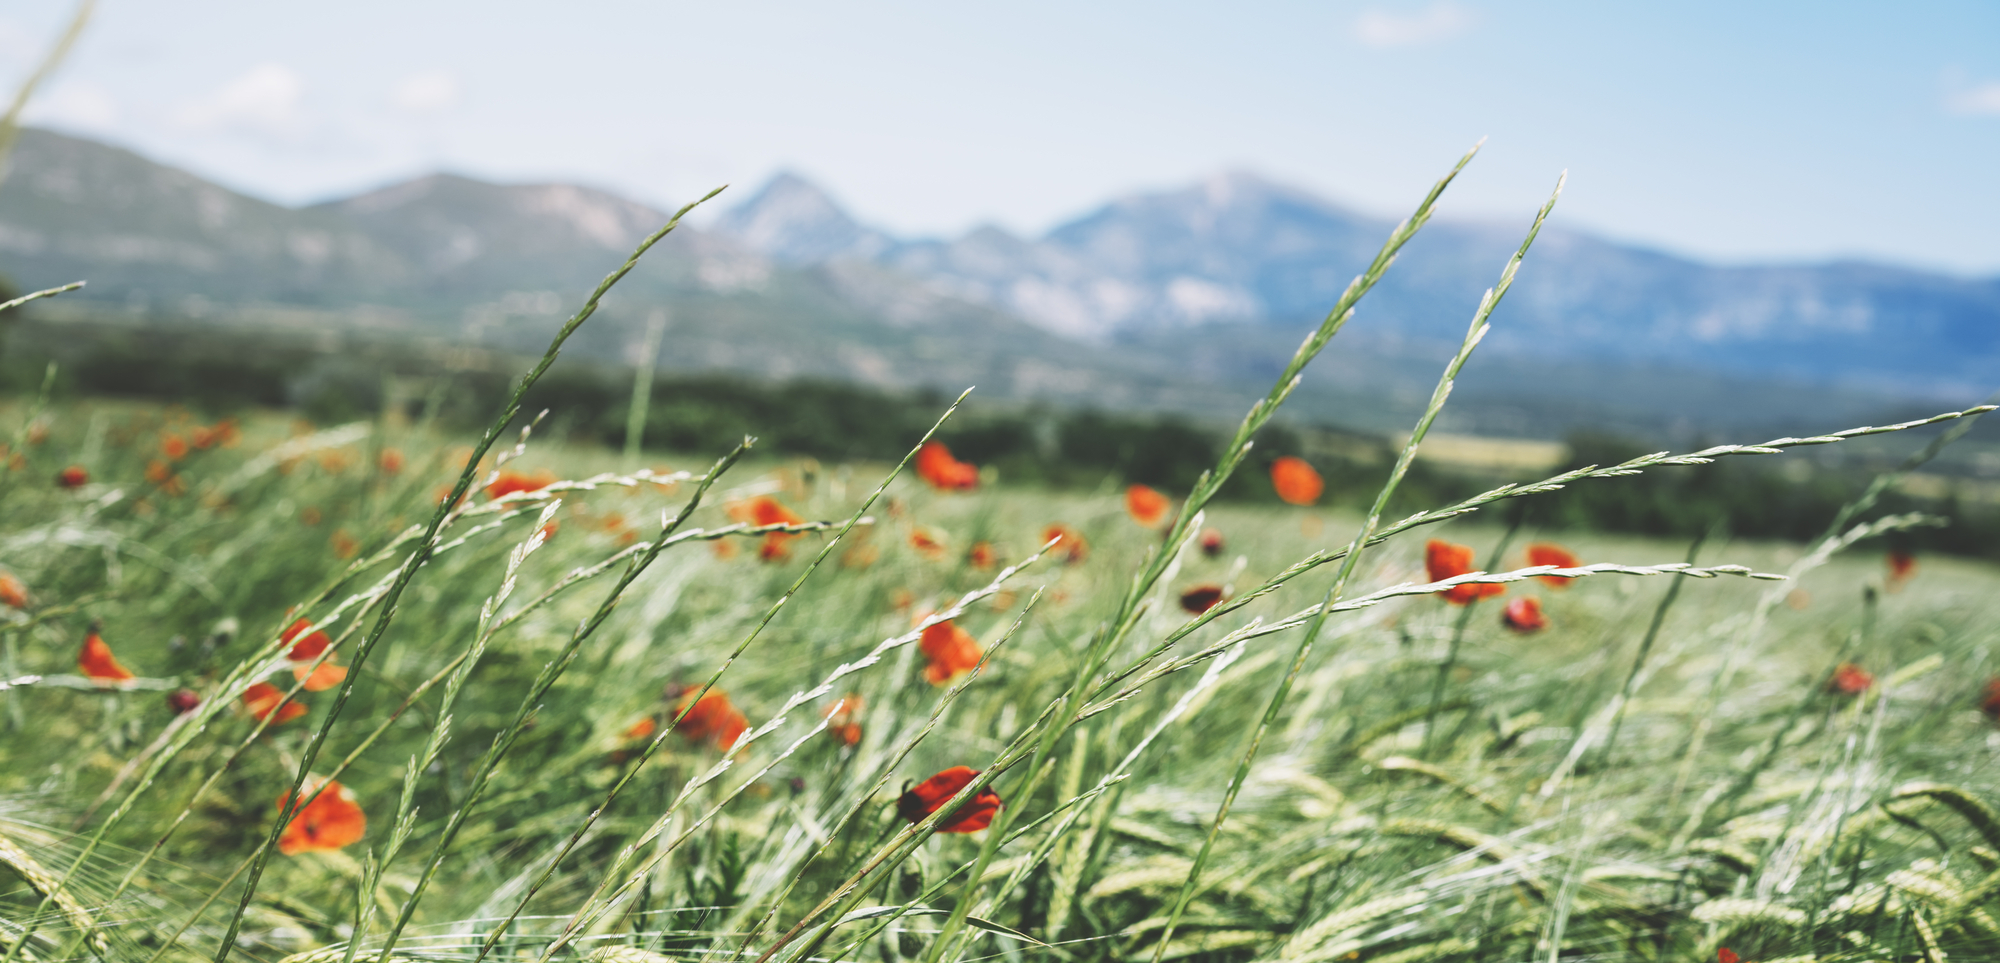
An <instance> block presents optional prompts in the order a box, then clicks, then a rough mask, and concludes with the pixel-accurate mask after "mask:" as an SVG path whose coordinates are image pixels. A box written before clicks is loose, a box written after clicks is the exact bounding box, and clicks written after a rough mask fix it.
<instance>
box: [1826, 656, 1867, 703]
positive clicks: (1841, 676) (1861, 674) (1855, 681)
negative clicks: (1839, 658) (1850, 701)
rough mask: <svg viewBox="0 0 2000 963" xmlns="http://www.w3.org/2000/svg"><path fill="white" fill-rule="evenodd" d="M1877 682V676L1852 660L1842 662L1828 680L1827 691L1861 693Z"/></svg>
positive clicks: (1848, 693) (1840, 693)
mask: <svg viewBox="0 0 2000 963" xmlns="http://www.w3.org/2000/svg"><path fill="white" fill-rule="evenodd" d="M1874 684H1875V676H1873V675H1872V674H1870V673H1869V672H1868V670H1866V669H1863V668H1862V667H1860V666H1858V665H1855V664H1854V663H1852V662H1842V663H1841V664H1840V665H1839V667H1837V668H1835V669H1834V670H1833V677H1832V678H1830V679H1828V680H1826V691H1828V692H1831V693H1833V694H1834V695H1849V696H1851V695H1860V694H1861V693H1863V692H1867V691H1868V689H1869V688H1870V687H1871V686H1873V685H1874Z"/></svg>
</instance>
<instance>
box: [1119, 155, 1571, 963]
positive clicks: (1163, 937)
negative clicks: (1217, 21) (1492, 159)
mask: <svg viewBox="0 0 2000 963" xmlns="http://www.w3.org/2000/svg"><path fill="white" fill-rule="evenodd" d="M1567 179H1568V175H1567V174H1565V175H1564V176H1563V177H1559V178H1557V179H1556V188H1555V191H1554V192H1553V193H1551V194H1550V195H1549V199H1548V201H1547V202H1546V203H1544V204H1543V205H1542V209H1541V210H1540V211H1538V212H1536V214H1535V222H1534V224H1533V225H1532V226H1530V227H1529V228H1528V236H1527V237H1526V238H1524V239H1522V241H1521V246H1520V248H1519V249H1517V250H1516V251H1515V252H1514V256H1513V257H1512V258H1510V259H1508V261H1507V266H1506V267H1505V268H1503V269H1502V270H1501V272H1500V282H1499V283H1498V284H1496V285H1494V287H1493V288H1492V289H1490V290H1488V291H1487V292H1486V294H1485V295H1484V296H1483V297H1481V298H1480V302H1479V308H1478V310H1476V311H1474V312H1473V316H1472V324H1471V325H1470V326H1468V327H1467V328H1466V333H1465V340H1464V341H1463V342H1461V343H1460V344H1459V348H1458V353H1457V354H1456V355H1454V356H1453V357H1452V359H1451V362H1450V364H1448V365H1446V367H1445V371H1444V375H1443V377H1441V378H1439V379H1438V384H1437V388H1436V389H1435V390H1434V391H1432V393H1431V400H1430V403H1429V404H1428V405H1426V406H1425V408H1424V413H1423V416H1422V417H1421V418H1419V419H1418V420H1417V426H1416V429H1415V430H1413V431H1412V432H1410V440H1409V441H1408V442H1406V443H1404V445H1403V450H1402V451H1401V452H1400V453H1399V454H1398V455H1397V457H1396V465H1395V467H1394V468H1393V469H1391V470H1390V472H1389V478H1388V480H1387V481H1385V482H1384V483H1383V484H1382V488H1381V491H1379V492H1378V493H1377V494H1376V496H1375V504H1373V505H1372V506H1370V507H1369V509H1368V519H1367V521H1365V522H1363V523H1362V525H1361V530H1360V531H1359V532H1357V533H1355V536H1354V541H1352V542H1350V543H1349V544H1348V546H1347V557H1346V559H1345V560H1344V561H1342V562H1341V566H1340V571H1339V572H1337V573H1336V574H1335V575H1334V577H1333V584H1332V585H1331V586H1329V587H1328V588H1327V590H1326V596H1325V598H1324V599H1323V600H1322V601H1321V602H1320V605H1319V609H1318V611H1317V612H1315V613H1314V614H1313V617H1312V620H1311V621H1310V622H1309V623H1308V624H1307V625H1306V631H1305V636H1304V637H1303V638H1301V639H1300V640H1299V645H1298V648H1297V649H1296V650H1295V651H1294V652H1293V654H1292V662H1291V666H1290V668H1288V669H1287V670H1286V672H1285V675H1284V678H1283V679H1281V680H1280V681H1279V683H1278V686H1277V688H1276V690H1275V691H1274V692H1272V694H1271V699H1270V702H1269V704H1268V705H1267V706H1266V707H1265V709H1264V714H1263V717H1262V718H1261V719H1260V720H1258V722H1257V726H1256V728H1255V729H1253V730H1251V733H1250V739H1249V745H1248V747H1246V748H1245V749H1244V750H1243V759H1242V761H1241V762H1239V763H1237V766H1236V772H1235V774H1234V775H1232V776H1231V777H1230V780H1229V787H1228V788H1227V789H1225V790H1223V793H1222V802H1221V804H1220V805H1219V806H1218V807H1217V808H1216V811H1215V819H1214V821H1213V822H1212V823H1211V824H1210V826H1209V830H1208V835H1207V836H1206V837H1204V838H1203V840H1202V844H1201V850H1200V851H1199V852H1197V853H1196V854H1195V858H1194V863H1193V864H1192V865H1191V866H1190V867H1189V868H1188V874H1187V881H1186V882H1184V883H1182V884H1181V891H1180V894H1179V895H1178V896H1176V897H1175V898H1174V905H1173V909H1172V910H1170V911H1169V912H1168V914H1167V924H1166V926H1165V927H1163V928H1162V929H1161V931H1160V940H1159V943H1158V944H1156V948H1155V949H1154V952H1153V960H1154V963H1159V961H1160V960H1162V959H1163V958H1164V957H1165V954H1166V951H1167V945H1168V944H1169V943H1170V942H1171V941H1172V940H1173V936H1174V927H1175V926H1176V925H1177V924H1178V923H1179V922H1180V918H1181V914H1183V913H1185V912H1186V911H1187V906H1188V903H1189V902H1190V901H1191V900H1193V899H1194V893H1195V887H1196V886H1197V885H1199V883H1200V882H1201V871H1202V867H1203V866H1204V865H1206V864H1207V862H1208V859H1209V855H1210V854H1211V853H1212V852H1213V851H1214V848H1215V840H1216V837H1217V836H1220V835H1221V834H1222V826H1223V824H1224V823H1225V822H1227V821H1228V819H1229V810H1230V807H1231V806H1232V805H1233V804H1234V803H1235V802H1236V796H1237V794H1238V793H1240V792H1242V790H1243V782H1244V780H1246V779H1248V778H1249V777H1250V766H1251V764H1252V763H1253V762H1254V761H1255V760H1256V758H1257V750H1258V748H1259V747H1260V746H1261V745H1262V744H1263V741H1264V735H1265V734H1266V733H1267V732H1269V731H1270V729H1271V727H1272V726H1273V725H1275V724H1276V723H1277V721H1278V716H1279V714H1280V713H1281V712H1283V711H1284V707H1285V700H1286V699H1287V698H1288V697H1289V696H1290V695H1291V691H1292V685H1293V683H1295V682H1296V681H1297V680H1298V677H1299V673H1300V672H1302V671H1304V670H1305V665H1306V660H1307V659H1308V658H1310V657H1311V655H1312V650H1313V644H1314V643H1315V642H1316V641H1318V638H1319V633H1320V630H1321V629H1322V628H1324V627H1325V625H1326V619H1327V616H1328V615H1329V614H1331V613H1332V611H1333V606H1334V604H1335V603H1337V602H1339V601H1340V597H1341V594H1342V593H1343V592H1345V591H1346V589H1347V582H1348V579H1350V578H1351V577H1353V575H1354V567H1355V565H1356V564H1357V563H1358V562H1360V560H1361V553H1362V552H1363V551H1364V550H1365V549H1366V548H1367V547H1368V540H1369V539H1370V538H1371V537H1373V536H1374V535H1375V529H1376V527H1377V526H1379V525H1380V524H1381V520H1382V513H1383V512H1384V511H1386V510H1387V509H1388V507H1389V499H1390V497H1391V496H1393V495H1395V493H1396V488H1397V486H1398V485H1400V484H1401V483H1402V480H1403V477H1404V475H1406V474H1408V472H1409V470H1410V464H1411V463H1412V462H1413V461H1415V460H1416V457H1417V449H1418V447H1419V446H1421V445H1422V444H1423V441H1424V436H1425V435H1426V434H1428V433H1429V432H1430V428H1431V425H1432V424H1433V423H1435V422H1436V421H1437V416H1438V415H1439V414H1440V413H1441V412H1443V411H1444V404H1445V401H1446V400H1447V399H1449V398H1450V397H1451V389H1452V385H1453V384H1455V383H1456V382H1457V380H1458V373H1459V371H1460V370H1462V369H1463V368H1464V367H1465V363H1466V361H1468V360H1470V359H1471V357H1472V350H1473V349H1474V348H1476V347H1478V346H1479V342H1480V341H1481V340H1482V339H1484V338H1485V337H1486V332H1487V330H1488V327H1489V325H1488V321H1487V319H1488V318H1490V317H1491V316H1492V314H1493V309H1494V308H1496V307H1498V306H1499V305H1500V300H1501V299H1502V298H1504V297H1506V295H1507V290H1508V289H1509V288H1511V287H1513V284H1514V275H1515V273H1517V272H1518V271H1519V270H1520V268H1521V261H1522V259H1523V258H1526V257H1527V256H1528V248H1529V247H1530V246H1532V245H1533V244H1534V243H1535V236H1536V235H1538V234H1540V233H1541V230H1542V224H1543V222H1545V221H1547V220H1548V217H1549V212H1550V211H1552V210H1554V209H1555V205H1556V199H1557V198H1559V197H1561V196H1562V188H1563V182H1564V181H1565V180H1567Z"/></svg>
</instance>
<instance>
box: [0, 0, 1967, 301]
mask: <svg viewBox="0 0 2000 963" xmlns="http://www.w3.org/2000/svg"><path fill="white" fill-rule="evenodd" d="M72 9H73V7H71V6H70V5H69V4H67V3H36V4H16V5H7V6H0V82H5V81H6V80H8V78H20V77H23V76H25V75H26V74H27V73H28V72H29V71H30V70H31V69H32V66H33V64H34V63H35V62H36V61H37V58H38V57H39V56H40V52H41V51H42V50H43V49H44V48H45V47H46V46H47V44H48V43H49V42H50V40H51V39H52V38H53V37H54V36H55V35H56V34H57V33H58V32H59V30H60V28H61V25H62V24H63V23H64V22H65V20H66V18H67V17H68V16H69V15H70V12H71V10H72ZM27 116H28V118H29V119H30V121H31V122H32V123H36V124H40V125H43V126H49V127H54V128H57V129H61V130H65V131H68V132H72V133H77V134H82V135H85V136H90V137H95V138H98V139H102V140H107V141H110V142H113V143H117V144H119V145H122V146H126V147H130V148H133V149H135V150H138V151H139V152H141V153H143V154H146V155H147V156H150V157H152V158H154V159H157V160H160V161H163V162H167V163H171V164H174V165H176V166H180V167H184V168H186V169H189V170H191V171H194V172H195V173H198V174H201V175H203V176H206V177H209V178H212V179H214V180H217V181H219V182H221V183H223V184H226V185H228V186H230V187H233V188H235V189H238V190H241V191H244V192H246V193H250V194H253V195H256V196H260V197H264V198H268V199H271V200H276V201H279V202H281V203H288V204H298V203H308V202H312V201H317V200H324V199H328V198H332V197H337V196H343V195H346V194H351V193H354V192H358V191H361V190H366V189H369V188H373V187H378V186H381V185H384V184H387V183H391V182H394V181H397V180H400V179H403V178H407V177H411V176H416V175H419V174H423V173H428V172H430V171H434V170H440V169H443V170H451V171H455V172H459V173H463V174H468V175H471V176H476V177H482V178H486V179H490V180H498V181H509V182H521V181H549V180H562V181H575V182H581V183H586V184H591V185H595V186H600V187H605V188H609V189H611V190H614V191H617V192H619V193H623V194H626V195H628V196H631V197H634V198H636V199H639V200H643V201H646V202H649V203H653V204H656V205H660V206H671V205H673V204H675V203H678V202H683V201H686V200H689V199H692V198H693V197H694V196H697V195H699V194H700V193H702V192H704V191H706V190H707V189H708V188H710V187H713V186H715V185H717V184H723V183H728V184H730V185H732V187H731V189H730V191H729V192H728V193H726V194H725V195H724V197H723V198H722V199H721V200H720V203H723V204H725V205H726V204H727V203H728V202H729V198H731V197H734V198H736V199H739V200H740V199H743V198H747V197H748V196H749V194H750V192H752V191H754V190H755V188H756V187H757V186H758V185H759V184H760V183H761V182H762V181H763V180H764V179H766V178H768V177H769V176H770V175H771V174H772V173H774V172H776V171H779V170H791V171H795V172H797V173H800V174H802V175H804V176H806V177H807V178H809V179H811V180H813V181H815V182H817V183H819V184H820V185H821V186H823V187H825V188H826V189H828V190H829V191H830V192H831V193H832V194H833V195H834V196H835V197H836V198H837V199H838V200H839V201H840V202H841V203H842V204H843V205H845V206H846V207H847V208H848V209H849V210H850V211H851V212H853V213H854V214H855V215H856V216H858V217H860V218H861V219H863V220H865V221H867V222H870V223H872V224H875V225H878V226H881V227H883V228H885V229H887V230H890V231H892V232H894V233H897V234H900V235H903V236H938V235H952V234H956V233H960V232H962V231H965V230H968V229H970V228H972V227H975V226H978V225H981V224H989V223H990V224H998V225H1001V226H1003V227H1006V228H1008V229H1010V230H1013V231H1016V232H1019V233H1024V234H1039V233H1040V232H1042V231H1045V230H1047V229H1048V228H1050V227H1053V226H1055V225H1056V224H1058V223H1061V222H1062V221H1064V220H1066V219H1069V218H1072V217H1075V216H1077V215H1079V214H1082V213H1084V212H1086V211H1088V210H1089V209H1091V208H1093V207H1095V206H1097V205H1099V204H1101V203H1103V202H1104V201H1106V200H1108V199H1110V198H1112V197H1115V196H1118V195H1121V194H1127V193H1131V192H1134V191H1140V190H1152V189H1166V188H1173V187H1178V186H1182V185H1185V184H1188V183H1191V182H1193V181H1196V180H1198V179H1200V178H1202V177H1204V176H1207V175H1209V174H1212V173H1215V172H1217V171H1221V170H1226V169H1244V170H1250V171H1255V172H1258V173H1262V174H1264V175H1266V176H1268V177H1271V178H1274V179H1276V180H1279V181H1283V182H1287V183H1291V184H1294V185H1297V186H1299V187H1302V188H1305V189H1307V190H1310V191H1312V192H1314V193H1317V194H1320V195H1322V196H1325V197H1327V198H1329V199H1331V200H1334V201H1336V202H1339V203H1342V204H1346V205H1348V206H1350V207H1353V208H1356V209H1359V210H1361V211H1364V212H1368V213H1371V214H1378V215H1384V216H1398V215H1400V214H1402V213H1405V212H1407V211H1408V210H1409V209H1410V208H1411V207H1413V206H1414V205H1415V203H1416V202H1417V201H1418V200H1419V199H1420V198H1421V196H1422V194H1423V192H1424V190H1425V189H1426V188H1427V187H1428V186H1429V184H1430V183H1431V182H1432V181H1433V180H1435V179H1436V178H1437V176H1439V175H1440V174H1441V173H1443V172H1444V171H1445V170H1446V169H1447V168H1448V167H1449V166H1450V165H1451V163H1452V162H1453V161H1454V160H1456V159H1457V157H1458V156H1459V155H1460V154H1461V153H1462V152H1463V151H1464V150H1465V149H1466V148H1468V147H1469V146H1471V145H1472V144H1473V143H1474V142H1476V141H1478V140H1479V139H1480V138H1482V137H1484V138H1488V140H1487V145H1486V147H1485V149H1484V151H1483V152H1482V154H1481V156H1480V158H1479V159H1478V160H1477V161H1476V162H1475V163H1474V165H1473V167H1472V168H1471V169H1470V170H1469V171H1468V173H1467V175H1466V176H1465V177H1464V178H1462V179H1461V181H1460V182H1459V183H1458V184H1457V185H1455V186H1454V187H1453V189H1452V192H1451V194H1449V195H1448V196H1447V199H1446V202H1445V204H1444V205H1442V206H1441V213H1440V216H1441V217H1456V218H1460V219H1482V220H1495V219H1498V220H1504V221H1507V222H1510V223H1511V222H1521V223H1525V222H1526V221H1527V220H1528V219H1529V218H1530V217H1531V216H1532V214H1533V212H1534V209H1535V208H1536V206H1538V205H1539V204H1540V202H1541V201H1542V199H1543V198H1544V197H1545V196H1546V194H1547V192H1548V190H1549V189H1550V187H1551V186H1552V185H1553V184H1554V182H1555V179H1556V176H1557V175H1558V174H1559V173H1560V172H1562V171H1564V170H1567V171H1569V173H1570V182H1569V187H1568V189H1567V190H1566V192H1565V194H1564V199H1563V202H1562V206H1561V207H1560V208H1559V209H1558V212H1557V221H1558V222H1559V223H1562V224H1564V225H1566V226H1568V227H1571V228H1574V229H1579V230H1587V231H1592V232H1595V233H1599V234H1603V235H1608V236H1610V237H1613V238H1615V239H1619V240H1623V241H1628V242H1633V243H1638V244H1643V245H1647V246H1651V247H1656V248H1660V249H1663V250H1667V251H1671V252H1674V253H1679V254H1684V255H1690V256H1694V257H1698V258H1702V259H1705V260H1710V261H1717V262H1724V263H1753V262H1774V261H1775V262H1795V261H1807V260H1820V259H1828V258H1836V257H1860V258H1867V259H1871V260H1877V261H1886V262H1890V263H1895V264H1901V265H1909V266H1916V267H1923V268H1928V269H1936V270H1944V271H1950V272H1954V273H1960V274H1980V275H1985V274H2000V185H1996V171H2000V162H1996V161H2000V3H1994V2H1992V0H1979V2H1944V0H1940V2H1927V0H1908V2H1903V3H1898V4H1885V3H1847V2H1830V0H1821V2H1814V3H1787V2H1767V3H1759V4H1745V3H1742V2H1740V0H1736V2H1708V0H1691V2H1679V3H1674V4H1630V3H1621V4H1607V3H1601V2H1588V0H1576V2H1564V0H1547V2H1536V0H1516V2H1509V3H1504V4H1503V3H1498V2H1485V0H1414V2H1391V0H1381V2H1361V3H1335V2H1320V3H1304V2H1266V3H1253V2H1248V0H1242V2H1236V3H1229V4H1223V3H1209V4H1192V3H1181V2H1171V0H1153V2H1127V0H1101V2H1096V3H1091V4H1078V3H1073V2H1068V3H1052V2H1043V0H1015V2H1010V3H1006V4H969V3H949V4H945V3H935V2H908V3H897V2H864V0H856V2H848V3H838V4H834V3H825V2H779V0H741V2H734V3H727V4H716V3H705V4H692V3H678V2H645V3H640V2H609V0H570V2H566V3H561V4H556V3H540V4H527V3H515V2H508V0H482V2H478V3H472V2H459V0H431V2H412V0H396V2H386V0H346V2H343V3H338V4H311V5H308V4H274V3H270V2H268V0H257V2H251V0H176V2H175V3H172V4H163V3H157V2H141V0H101V2H100V3H99V5H98V7H97V9H96V14H95V16H94V18H93V19H92V21H91V23H90V24H89V26H88V28H87V30H86V32H85V34H84V35H83V38H82V39H81V40H80V41H79V43H78V45H77V47H76V48H75V50H74V51H73V53H72V55H71V57H70V58H69V59H68V60H67V61H66V62H65V63H64V64H63V66H62V67H61V69H60V71H59V72H58V73H57V74H55V75H54V76H53V77H52V78H51V79H50V81H49V82H48V83H47V84H46V85H45V86H44V87H43V88H42V90H41V91H40V92H39V94H38V96H37V99H36V100H35V101H34V102H33V103H32V104H31V105H30V108H29V110H28V113H27Z"/></svg>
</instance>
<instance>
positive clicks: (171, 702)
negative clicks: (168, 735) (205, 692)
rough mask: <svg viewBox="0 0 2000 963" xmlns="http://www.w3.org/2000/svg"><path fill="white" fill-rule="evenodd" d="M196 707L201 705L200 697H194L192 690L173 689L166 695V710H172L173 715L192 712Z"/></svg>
mask: <svg viewBox="0 0 2000 963" xmlns="http://www.w3.org/2000/svg"><path fill="white" fill-rule="evenodd" d="M198 705H201V696H198V695H195V693H194V690H193V689H175V690H174V691H172V692H169V693H167V708H169V709H172V710H174V715H177V716H178V715H183V714H185V713H188V712H192V711H194V708H195V707H196V706H198Z"/></svg>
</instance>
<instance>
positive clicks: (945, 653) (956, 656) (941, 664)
mask: <svg viewBox="0 0 2000 963" xmlns="http://www.w3.org/2000/svg"><path fill="white" fill-rule="evenodd" d="M917 650H918V651H920V652H922V653H923V654H924V658H926V659H928V660H930V664H929V665H927V666H925V667H924V678H925V679H927V680H929V681H930V684H931V685H944V684H945V683H947V682H950V681H951V680H952V679H953V678H954V677H955V676H957V675H958V674H959V673H961V672H969V671H971V670H972V668H973V667H974V666H977V665H978V664H979V657H980V656H982V655H984V654H985V651H984V650H983V649H981V648H980V647H979V640H978V639H975V638H973V637H972V633H970V632H967V631H965V630H964V629H961V628H959V627H958V626H956V625H954V624H952V622H951V620H950V619H946V620H945V621H943V622H939V623H936V624H934V625H931V626H929V627H927V628H925V629H924V635H923V638H922V639H920V640H919V641H918V642H917Z"/></svg>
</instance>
